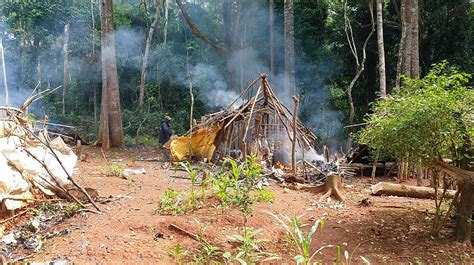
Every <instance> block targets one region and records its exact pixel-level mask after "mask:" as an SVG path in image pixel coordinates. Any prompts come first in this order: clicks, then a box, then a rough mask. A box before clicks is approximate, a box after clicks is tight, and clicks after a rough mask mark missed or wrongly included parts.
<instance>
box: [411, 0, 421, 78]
mask: <svg viewBox="0 0 474 265" xmlns="http://www.w3.org/2000/svg"><path fill="white" fill-rule="evenodd" d="M410 2H411V4H412V7H411V18H412V21H411V23H412V24H411V34H412V37H411V45H412V51H411V56H412V58H411V67H410V76H411V78H414V79H419V78H420V47H419V46H420V40H419V25H420V18H419V17H420V10H419V3H418V0H412V1H410Z"/></svg>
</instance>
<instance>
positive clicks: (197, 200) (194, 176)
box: [177, 161, 204, 209]
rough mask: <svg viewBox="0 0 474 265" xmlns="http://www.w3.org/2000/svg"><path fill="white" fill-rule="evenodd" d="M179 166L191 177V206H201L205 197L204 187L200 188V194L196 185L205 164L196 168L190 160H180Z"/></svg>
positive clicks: (194, 207)
mask: <svg viewBox="0 0 474 265" xmlns="http://www.w3.org/2000/svg"><path fill="white" fill-rule="evenodd" d="M177 166H178V167H181V168H183V169H184V170H185V171H186V172H187V173H188V175H189V177H190V178H191V192H190V194H189V195H190V196H189V200H188V203H189V204H190V207H191V208H193V209H196V208H199V207H201V206H202V203H203V199H204V189H200V194H198V191H197V190H196V188H195V186H196V183H197V181H198V176H199V173H200V172H201V171H202V168H203V166H201V167H199V168H194V166H193V165H192V164H191V163H190V162H189V161H186V162H180V163H178V165H177Z"/></svg>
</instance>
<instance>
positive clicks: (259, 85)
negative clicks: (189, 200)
mask: <svg viewBox="0 0 474 265" xmlns="http://www.w3.org/2000/svg"><path fill="white" fill-rule="evenodd" d="M239 103H241V105H240V106H239V107H235V106H236V105H237V104H239ZM294 121H296V122H295V123H294ZM295 125H296V126H295ZM294 128H295V129H296V134H295V135H296V137H295V141H296V142H295V145H296V147H297V149H298V152H299V153H300V155H303V156H304V152H305V151H306V152H311V153H308V155H314V154H315V153H314V150H313V147H314V146H315V144H316V136H315V135H314V134H313V132H311V130H310V129H309V128H308V127H306V126H305V125H304V124H303V123H302V122H301V121H299V120H298V119H296V120H293V114H292V112H291V111H290V110H289V109H288V108H287V107H286V106H285V105H283V104H282V103H281V101H280V100H279V99H278V98H277V96H276V94H275V92H274V91H273V89H272V88H271V87H270V84H269V83H268V80H267V76H266V75H265V74H261V75H260V77H259V78H257V79H256V80H254V81H253V82H251V83H250V85H249V86H248V87H247V88H246V89H244V90H243V91H242V92H241V94H240V96H239V97H238V98H236V99H235V100H234V101H233V102H232V103H231V104H230V106H229V107H227V108H226V109H225V110H223V111H220V112H217V113H213V114H210V115H207V116H204V117H203V119H202V121H201V123H200V124H197V125H196V126H194V128H192V130H190V131H189V132H188V133H187V134H186V135H184V136H181V137H178V138H175V139H174V140H172V141H171V143H170V149H171V154H172V157H173V160H174V161H181V160H184V159H188V158H190V157H195V158H199V159H207V160H208V161H212V162H217V161H219V160H220V159H221V158H223V157H224V156H226V155H230V154H234V155H235V154H236V153H237V154H241V155H242V156H245V155H248V154H253V155H257V157H259V158H260V159H262V160H266V161H269V162H270V163H275V162H277V161H280V162H282V163H286V164H287V163H289V161H288V158H289V157H291V145H292V142H293V135H294V132H293V131H294Z"/></svg>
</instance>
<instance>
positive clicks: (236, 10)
mask: <svg viewBox="0 0 474 265" xmlns="http://www.w3.org/2000/svg"><path fill="white" fill-rule="evenodd" d="M222 8H223V20H224V29H225V39H224V43H225V47H226V50H227V52H228V53H227V54H226V56H227V57H226V61H227V62H226V66H227V79H228V80H227V82H228V85H229V87H230V89H232V90H236V91H239V90H240V89H242V88H240V87H239V85H238V84H239V78H238V77H239V76H240V75H241V73H240V68H238V67H236V65H235V63H234V62H232V61H231V57H232V56H233V54H234V53H235V52H236V51H237V50H238V49H239V48H240V47H241V45H240V42H239V36H238V34H239V27H240V11H241V8H242V3H241V2H240V1H236V0H224V3H223V5H222Z"/></svg>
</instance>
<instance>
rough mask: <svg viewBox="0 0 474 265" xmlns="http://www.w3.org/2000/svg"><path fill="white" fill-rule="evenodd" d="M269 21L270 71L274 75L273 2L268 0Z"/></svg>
mask: <svg viewBox="0 0 474 265" xmlns="http://www.w3.org/2000/svg"><path fill="white" fill-rule="evenodd" d="M268 12H269V18H268V20H269V23H270V73H271V76H272V77H274V76H275V73H276V71H275V3H274V0H269V1H268Z"/></svg>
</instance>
